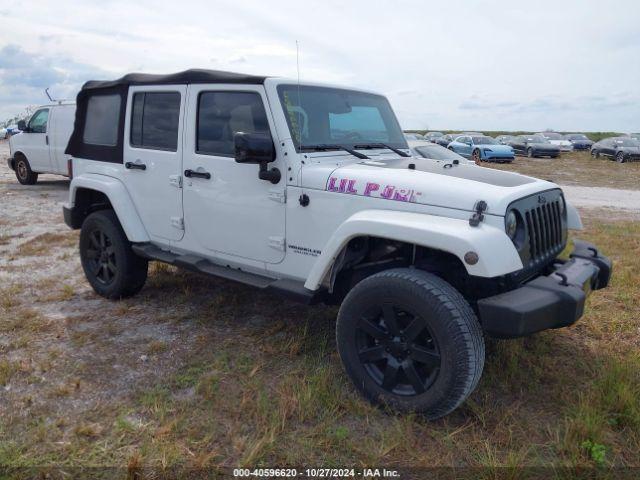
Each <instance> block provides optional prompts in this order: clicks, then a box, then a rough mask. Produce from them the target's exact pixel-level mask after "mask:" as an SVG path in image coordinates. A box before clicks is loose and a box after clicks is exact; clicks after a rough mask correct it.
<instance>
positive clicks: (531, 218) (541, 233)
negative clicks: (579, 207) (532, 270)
mask: <svg viewBox="0 0 640 480" xmlns="http://www.w3.org/2000/svg"><path fill="white" fill-rule="evenodd" d="M534 200H535V203H534ZM562 201H563V200H562V196H561V193H560V192H558V193H557V194H554V193H553V192H551V193H550V194H547V196H546V200H545V202H544V203H539V202H538V201H537V198H536V197H534V198H531V197H528V198H526V199H523V200H520V201H517V202H515V203H514V204H513V206H514V207H515V208H517V209H518V210H519V211H520V213H521V215H522V218H523V219H524V222H525V226H526V229H527V242H528V247H529V248H528V252H527V253H528V258H526V257H527V255H526V253H525V252H526V250H525V251H523V252H521V256H522V255H524V257H523V261H524V264H525V266H530V267H533V266H535V265H537V264H538V263H544V262H545V261H548V260H551V259H553V258H555V256H557V255H558V254H559V253H560V252H561V251H562V249H563V248H564V242H565V240H566V233H565V230H564V229H565V223H564V218H563V215H562V213H561V212H562V208H561V203H560V202H562Z"/></svg>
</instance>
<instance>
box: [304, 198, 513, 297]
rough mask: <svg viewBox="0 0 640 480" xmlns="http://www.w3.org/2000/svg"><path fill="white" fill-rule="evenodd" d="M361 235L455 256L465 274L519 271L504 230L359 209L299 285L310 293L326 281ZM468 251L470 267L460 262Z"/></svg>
mask: <svg viewBox="0 0 640 480" xmlns="http://www.w3.org/2000/svg"><path fill="white" fill-rule="evenodd" d="M365 237H369V238H379V239H386V240H389V241H393V242H401V243H404V244H408V245H414V246H416V247H418V248H424V249H428V250H430V251H436V252H443V253H444V254H448V255H451V256H453V257H455V258H456V259H457V260H458V261H459V262H460V263H461V264H462V265H463V266H464V268H465V270H466V272H467V274H469V275H473V276H478V277H485V278H493V277H498V276H501V275H505V274H507V273H511V272H514V271H517V270H520V269H521V268H523V265H522V261H521V260H520V257H519V256H518V253H517V252H516V249H515V248H514V247H513V243H512V242H511V240H509V238H508V237H507V235H506V234H505V233H504V231H502V230H499V229H498V228H495V227H492V226H489V225H487V224H485V223H481V224H480V225H479V226H477V227H471V226H470V225H469V222H468V221H467V220H460V219H454V218H447V217H438V216H435V215H428V214H421V213H413V212H397V211H391V210H365V211H362V212H358V213H356V214H354V215H353V216H351V217H349V218H348V219H347V220H346V221H345V222H344V223H342V224H341V225H340V226H339V227H338V228H337V229H336V231H335V232H334V234H333V235H332V236H331V238H330V239H329V241H328V242H327V244H326V245H325V246H324V248H323V249H322V253H321V254H320V255H319V257H318V259H317V260H316V263H315V264H314V265H313V267H312V268H311V271H310V273H309V275H308V277H307V280H306V282H305V287H306V288H308V289H310V290H316V289H318V288H319V287H320V286H321V285H322V284H323V283H327V278H328V276H329V275H332V269H333V268H334V265H336V261H338V262H340V261H341V258H340V257H341V255H343V253H342V252H343V251H344V250H345V248H346V247H347V245H348V244H349V242H351V241H352V240H354V239H356V238H365ZM468 252H475V253H476V254H477V256H478V261H477V262H476V263H474V264H469V263H467V262H465V260H464V257H465V255H466V254H467V253H468Z"/></svg>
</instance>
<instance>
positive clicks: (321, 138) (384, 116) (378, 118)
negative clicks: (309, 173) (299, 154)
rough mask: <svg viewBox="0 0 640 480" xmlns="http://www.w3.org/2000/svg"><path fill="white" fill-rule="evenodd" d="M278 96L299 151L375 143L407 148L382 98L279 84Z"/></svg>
mask: <svg viewBox="0 0 640 480" xmlns="http://www.w3.org/2000/svg"><path fill="white" fill-rule="evenodd" d="M278 95H279V96H280V102H281V103H282V108H283V110H284V112H285V117H286V118H287V123H288V125H289V130H290V131H291V137H292V138H293V140H294V143H295V145H296V148H297V149H298V150H299V149H300V146H302V148H304V147H305V146H307V147H308V146H315V145H341V146H347V147H351V148H352V147H354V146H355V145H365V144H371V143H384V144H386V145H389V146H391V147H394V148H407V142H406V140H405V137H404V134H403V133H402V130H401V129H400V125H399V124H398V121H397V120H396V117H395V115H394V113H393V110H391V106H390V105H389V102H388V101H387V99H386V98H385V97H383V96H381V95H374V94H371V93H364V92H357V91H352V90H342V89H337V88H328V87H311V86H303V85H300V86H298V85H279V86H278Z"/></svg>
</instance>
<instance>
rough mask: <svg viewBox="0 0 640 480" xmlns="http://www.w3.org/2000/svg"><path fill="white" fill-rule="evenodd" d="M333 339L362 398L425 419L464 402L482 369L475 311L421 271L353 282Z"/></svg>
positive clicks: (382, 274)
mask: <svg viewBox="0 0 640 480" xmlns="http://www.w3.org/2000/svg"><path fill="white" fill-rule="evenodd" d="M336 338H337V343H338V351H339V353H340V358H341V360H342V363H343V365H344V368H345V370H346V372H347V374H348V375H349V377H351V379H352V380H353V382H354V384H355V386H356V388H357V389H358V390H359V391H360V393H361V394H362V395H364V396H365V397H366V398H367V399H369V400H370V401H371V402H373V403H375V404H378V405H383V406H388V407H391V408H393V409H395V410H399V411H402V412H414V411H415V412H422V413H424V414H425V415H426V416H427V417H428V418H429V419H436V418H439V417H442V416H444V415H446V414H448V413H450V412H451V411H453V410H454V409H456V408H457V407H458V406H459V405H460V404H461V403H462V402H464V401H465V399H466V398H467V397H468V396H469V395H470V394H471V392H472V391H473V390H474V389H475V388H476V386H477V384H478V381H479V380H480V376H481V375H482V369H483V367H484V338H483V335H482V330H481V328H480V324H479V323H478V320H477V318H476V316H475V314H474V313H473V310H472V309H471V307H470V306H469V304H468V303H467V301H466V300H465V299H464V298H463V297H462V295H461V294H460V293H459V292H458V291H457V290H456V289H454V288H453V287H452V286H451V285H450V284H448V283H447V282H445V281H444V280H442V279H441V278H439V277H436V276H435V275H432V274H430V273H427V272H424V271H422V270H415V269H407V268H399V269H393V270H387V271H383V272H380V273H377V274H375V275H372V276H370V277H368V278H366V279H364V280H362V281H361V282H360V283H358V284H357V285H356V286H355V287H354V288H353V289H352V290H351V291H350V292H349V294H348V295H347V296H346V298H345V300H344V301H343V303H342V306H341V307H340V311H339V313H338V321H337V325H336Z"/></svg>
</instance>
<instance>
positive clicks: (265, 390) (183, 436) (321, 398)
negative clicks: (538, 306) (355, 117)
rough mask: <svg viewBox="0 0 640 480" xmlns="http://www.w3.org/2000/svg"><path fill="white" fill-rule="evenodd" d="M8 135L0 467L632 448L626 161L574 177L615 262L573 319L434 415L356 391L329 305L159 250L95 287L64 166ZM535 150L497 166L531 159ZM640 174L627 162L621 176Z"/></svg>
mask: <svg viewBox="0 0 640 480" xmlns="http://www.w3.org/2000/svg"><path fill="white" fill-rule="evenodd" d="M7 153H8V148H7V144H6V142H1V143H0V161H1V163H0V201H1V202H2V206H1V207H0V465H8V466H13V467H17V466H20V467H24V466H51V465H55V466H64V467H71V466H75V467H77V466H117V467H120V468H123V469H128V470H129V471H131V470H136V469H138V468H149V467H151V468H158V469H164V468H170V467H173V466H180V467H193V468H213V469H217V468H228V467H237V466H256V465H257V466H276V465H307V466H325V467H326V466H347V465H349V466H359V467H363V466H373V467H375V466H377V467H380V466H396V467H400V468H402V467H409V466H412V467H415V466H423V467H430V466H458V467H461V468H462V467H482V468H484V469H488V470H487V471H489V472H491V471H493V470H492V469H503V468H505V467H507V468H515V467H516V466H520V465H532V466H538V467H547V466H554V467H576V466H579V467H587V468H590V467H593V466H603V465H604V466H606V465H615V466H639V465H640V462H638V456H637V453H638V451H640V404H639V403H638V402H639V400H638V399H639V398H640V381H639V380H638V371H639V370H640V369H638V368H637V367H638V363H636V362H637V359H638V358H639V357H638V352H640V345H639V344H638V333H640V320H639V317H640V303H639V300H638V298H640V295H638V294H639V293H640V286H638V278H637V271H638V268H640V260H639V259H640V242H639V236H640V228H638V222H636V221H635V219H636V214H637V210H638V208H640V202H637V199H638V197H637V192H632V193H631V194H630V195H631V196H630V197H628V198H629V199H630V200H629V201H628V202H627V203H624V202H623V201H621V200H619V198H618V197H613V196H612V195H627V194H626V193H624V194H621V193H620V192H617V191H616V190H613V191H609V190H606V188H611V185H612V183H611V182H610V179H611V178H613V177H615V178H618V177H617V175H618V173H615V174H610V173H607V174H606V175H603V176H602V182H601V183H598V182H596V181H591V182H586V184H582V183H581V184H580V186H579V187H576V186H574V187H575V188H573V189H569V190H568V191H567V194H568V197H569V199H570V200H573V199H576V200H579V199H584V201H582V200H579V201H577V202H576V203H577V204H578V205H579V207H580V210H581V212H582V213H583V214H584V216H585V223H586V226H587V230H586V231H585V233H584V235H583V236H584V237H585V238H588V239H591V240H594V241H596V242H599V243H600V244H602V243H603V242H604V245H601V246H602V247H603V248H604V249H605V250H606V252H607V253H608V254H609V255H611V256H612V258H613V259H614V261H615V262H616V268H617V270H616V278H615V281H614V284H613V285H612V287H611V288H610V289H608V290H606V291H604V292H598V293H597V294H595V295H593V296H592V297H591V298H590V299H589V305H588V307H587V309H588V313H587V315H586V316H585V318H584V319H583V320H581V322H579V323H578V324H577V325H576V326H575V327H572V328H568V329H563V330H560V331H555V332H544V333H542V334H540V335H536V336H535V337H532V338H530V339H523V340H517V341H495V340H489V341H488V358H487V365H486V370H485V374H484V377H483V380H482V382H481V384H480V386H479V388H478V389H477V390H476V392H475V393H474V394H473V395H472V397H471V398H470V400H469V401H468V402H467V403H466V404H465V405H464V406H463V407H462V408H461V409H459V410H458V411H456V412H455V413H454V414H452V415H450V416H449V417H447V418H446V419H443V420H441V421H438V422H427V421H425V420H424V419H421V418H419V417H415V416H397V415H392V414H389V413H386V412H383V411H380V410H378V409H375V408H373V407H371V406H369V405H368V404H367V403H366V402H364V401H362V400H360V399H359V398H358V396H357V395H356V393H355V391H354V390H353V388H352V387H351V386H350V384H349V382H348V381H347V379H346V377H345V375H344V374H343V372H342V369H341V366H340V364H339V361H338V358H337V354H336V353H335V343H334V336H333V327H334V323H333V320H334V318H335V313H336V311H335V309H334V308H329V307H323V306H317V307H313V308H308V307H303V306H299V305H297V304H293V303H289V302H287V301H282V300H280V299H275V298H271V297H269V296H267V295H265V294H263V293H261V292H256V291H254V290H252V289H250V288H245V287H243V286H239V285H237V284H234V283H230V282H225V281H222V280H215V279H209V278H204V277H202V276H199V275H196V274H191V273H186V272H182V271H177V270H175V269H173V268H169V267H166V266H163V265H156V264H153V265H152V268H151V270H150V276H149V281H148V283H147V285H146V286H145V288H144V289H143V291H142V292H141V294H139V295H138V296H136V297H135V298H132V299H128V300H124V301H120V302H110V301H107V300H105V299H103V298H100V297H98V296H96V295H95V294H94V293H93V291H92V290H91V288H90V287H89V285H88V284H87V282H86V281H85V279H84V276H83V273H82V268H81V266H80V262H79V258H78V254H77V240H78V234H77V232H74V231H70V230H69V229H68V228H67V227H66V226H65V225H64V223H63V220H62V214H61V205H62V203H63V202H65V201H66V199H67V188H68V181H67V180H65V179H63V178H61V177H57V176H49V175H43V176H41V177H40V180H39V182H38V183H37V184H36V185H34V186H30V187H25V186H21V185H19V184H18V183H17V181H16V180H15V177H14V175H13V172H11V171H10V170H9V169H8V168H7V166H6V161H5V158H6V154H7ZM563 161H564V162H568V160H566V159H565V160H563ZM578 161H580V162H586V159H579V160H578ZM527 162H534V161H532V160H529V161H527V160H519V161H518V162H517V165H514V166H511V167H508V166H502V167H500V168H512V169H515V170H526V171H527V173H529V174H530V173H531V172H530V171H529V170H531V169H533V168H534V167H535V164H533V165H530V164H529V163H527ZM619 167H624V168H627V167H625V166H624V165H622V166H620V165H618V164H615V163H613V162H611V163H610V164H607V165H606V166H605V165H604V164H603V165H600V170H601V171H604V170H605V168H606V169H609V168H611V169H615V168H619ZM545 168H550V167H545ZM572 168H573V169H574V170H575V169H578V170H579V168H578V167H572ZM592 168H595V167H594V166H593V165H591V164H590V165H589V166H588V169H592ZM576 171H577V170H576ZM638 172H640V170H638V169H636V167H631V169H629V170H628V171H626V173H625V174H624V175H623V176H622V177H624V182H623V185H624V187H625V189H626V190H632V188H631V187H633V186H634V185H636V186H637V185H638V183H637V180H638ZM581 175H582V173H580V174H579V175H578V178H579V177H580V176H581ZM585 175H586V177H588V178H591V174H585ZM605 177H606V179H605ZM622 177H620V178H622ZM560 178H562V176H560ZM573 178H576V176H575V175H574V176H573ZM565 180H567V179H565ZM634 182H635V183H634ZM584 185H587V187H597V188H600V189H599V190H585V188H586V187H584ZM591 193H593V198H591V196H590V195H591ZM598 198H599V199H602V201H600V202H598V201H596V200H594V199H598ZM625 198H627V197H625ZM581 202H582V203H581ZM625 202H626V201H625ZM514 478H515V477H514Z"/></svg>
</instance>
